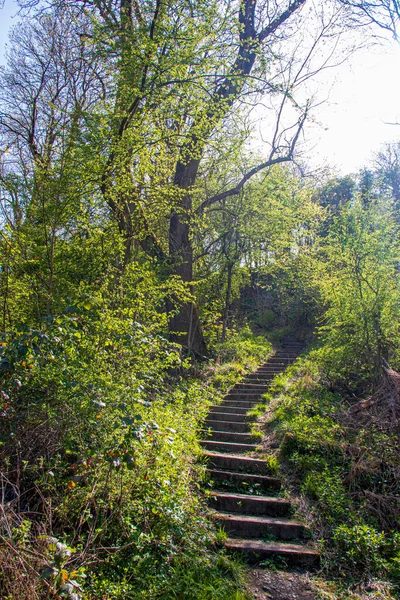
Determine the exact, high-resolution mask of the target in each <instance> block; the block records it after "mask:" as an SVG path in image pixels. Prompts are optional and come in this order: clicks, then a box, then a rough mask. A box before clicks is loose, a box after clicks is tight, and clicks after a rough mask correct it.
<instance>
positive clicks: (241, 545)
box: [225, 538, 319, 557]
mask: <svg viewBox="0 0 400 600" xmlns="http://www.w3.org/2000/svg"><path fill="white" fill-rule="evenodd" d="M225 546H226V547H227V548H230V549H232V550H245V549H248V550H254V551H257V550H270V551H274V552H277V553H278V552H279V553H280V552H282V553H284V552H287V553H291V552H296V553H301V554H308V555H310V556H315V557H318V556H319V552H318V550H316V549H315V548H312V547H311V546H307V545H306V544H304V545H303V544H285V543H283V542H263V541H261V540H245V539H242V538H228V539H227V540H226V541H225Z"/></svg>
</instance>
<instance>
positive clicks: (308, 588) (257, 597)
mask: <svg viewBox="0 0 400 600" xmlns="http://www.w3.org/2000/svg"><path fill="white" fill-rule="evenodd" d="M312 587H313V586H312V583H311V581H310V577H309V575H308V574H300V573H295V572H293V573H290V572H285V571H268V570H263V569H252V570H250V572H249V591H250V592H251V593H252V594H253V596H254V600H317V596H316V594H315V593H314V592H313V589H312Z"/></svg>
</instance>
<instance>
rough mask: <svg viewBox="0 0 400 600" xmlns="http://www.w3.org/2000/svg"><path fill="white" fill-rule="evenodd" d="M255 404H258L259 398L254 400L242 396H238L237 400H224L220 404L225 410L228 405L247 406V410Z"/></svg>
mask: <svg viewBox="0 0 400 600" xmlns="http://www.w3.org/2000/svg"><path fill="white" fill-rule="evenodd" d="M255 404H257V399H253V400H242V399H240V398H238V399H237V400H233V399H229V400H224V401H223V403H222V404H221V405H220V406H221V407H222V408H223V409H224V410H225V408H226V407H231V408H232V407H233V408H234V407H236V408H245V409H247V410H249V409H250V408H252V407H253V406H254V405H255Z"/></svg>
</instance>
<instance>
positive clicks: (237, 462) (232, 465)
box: [204, 451, 271, 475]
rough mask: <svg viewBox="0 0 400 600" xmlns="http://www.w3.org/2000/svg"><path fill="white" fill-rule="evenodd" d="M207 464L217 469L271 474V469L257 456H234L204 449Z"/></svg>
mask: <svg viewBox="0 0 400 600" xmlns="http://www.w3.org/2000/svg"><path fill="white" fill-rule="evenodd" d="M204 455H205V456H206V458H207V459H208V463H209V465H211V466H213V467H215V468H216V469H218V470H223V469H226V470H228V471H233V472H235V473H240V472H242V473H246V474H249V473H250V474H256V475H271V471H270V469H269V467H268V465H267V463H266V462H265V460H260V459H259V458H251V457H250V456H236V455H235V454H222V453H219V452H212V451H205V452H204Z"/></svg>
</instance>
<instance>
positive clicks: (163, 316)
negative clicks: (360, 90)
mask: <svg viewBox="0 0 400 600" xmlns="http://www.w3.org/2000/svg"><path fill="white" fill-rule="evenodd" d="M19 6H20V10H21V14H22V15H23V19H22V20H21V22H20V24H19V25H17V26H15V27H14V28H13V29H12V31H11V34H10V43H9V47H8V56H7V64H6V66H5V67H4V68H1V70H0V214H1V218H0V327H1V335H0V347H1V356H0V378H1V396H0V597H1V598H2V600H17V599H18V600H36V599H37V600H39V599H40V600H45V599H46V600H47V599H50V598H56V599H59V598H68V599H70V600H119V599H132V600H139V599H157V598H159V599H165V600H167V599H182V600H185V599H187V600H214V599H215V600H250V598H252V597H253V596H251V595H249V591H248V589H247V588H246V567H245V564H244V562H243V561H242V560H241V559H240V557H236V556H232V555H231V554H229V553H228V552H227V551H226V550H225V549H224V548H223V540H224V533H223V532H221V531H220V530H219V529H218V528H217V527H216V526H215V524H214V523H213V521H212V519H211V518H210V516H209V512H208V509H207V504H206V500H207V485H208V483H207V477H206V474H205V467H204V461H203V460H202V448H201V445H200V440H201V436H202V433H201V431H202V428H203V423H204V420H205V418H206V416H207V413H208V410H209V407H210V405H211V404H216V403H218V402H219V400H220V399H222V397H223V396H224V394H225V393H226V392H227V391H228V390H229V389H230V388H231V387H232V386H233V385H234V384H235V383H236V382H237V381H239V380H240V379H241V378H242V377H243V376H244V375H245V374H246V373H248V372H251V371H253V370H254V369H256V367H257V366H258V365H260V364H261V363H262V362H265V360H266V359H267V357H268V356H269V355H270V354H271V352H273V348H277V347H279V344H280V343H281V341H282V340H283V339H284V338H285V336H288V335H295V336H296V337H297V339H299V340H302V341H304V343H305V344H306V349H305V350H304V352H303V354H302V355H301V357H300V358H299V359H298V360H297V361H296V362H295V363H294V364H293V365H292V366H291V367H289V368H288V369H287V370H286V371H285V372H284V373H283V374H282V375H279V377H276V378H275V379H274V381H273V383H272V385H271V388H270V390H269V391H268V394H267V395H266V396H265V398H264V399H263V403H262V405H260V407H259V409H258V411H256V412H257V415H258V417H259V419H260V426H259V427H260V434H259V435H261V436H262V435H266V432H268V431H269V432H270V434H271V435H273V436H274V439H275V442H276V443H275V447H274V448H273V449H271V450H270V451H268V452H267V453H265V460H266V461H267V462H268V464H269V465H270V468H271V472H272V473H274V472H280V473H281V474H282V476H283V477H284V479H285V480H286V482H287V488H288V489H290V491H291V493H293V494H295V495H296V496H297V497H298V499H299V511H300V514H301V516H302V518H303V519H304V520H306V521H307V523H308V525H309V527H310V530H311V532H312V538H313V542H314V543H315V545H316V546H317V547H318V548H319V550H320V552H321V566H320V569H319V571H318V572H317V573H316V574H315V575H314V576H313V577H314V580H315V590H316V597H318V598H321V599H323V598H325V599H327V600H341V599H343V600H345V599H348V600H366V599H369V598H372V599H378V598H380V599H384V600H389V599H392V598H396V597H399V596H398V594H399V593H400V591H399V590H400V529H399V525H400V524H399V515H400V454H399V449H400V448H399V439H400V438H399V434H400V374H398V371H400V336H399V333H400V332H399V324H400V272H399V265H400V236H399V233H400V142H398V143H391V144H387V145H386V146H384V147H382V148H377V149H376V153H375V155H374V157H373V158H372V159H371V161H370V163H369V164H368V165H365V168H364V169H362V170H360V171H359V172H357V173H352V174H349V175H347V176H338V175H337V174H335V173H334V171H332V170H331V169H329V167H327V168H326V169H325V170H324V171H322V170H318V171H317V172H316V171H313V169H312V168H310V166H309V165H308V164H307V161H305V159H304V158H303V157H302V153H301V147H302V143H303V142H304V140H305V138H306V135H307V124H308V122H309V121H310V120H313V119H314V118H315V115H316V114H317V110H318V103H319V99H318V98H317V97H313V96H312V95H309V89H310V88H309V87H308V86H309V83H310V82H312V81H313V79H315V77H317V76H318V73H320V72H321V71H322V70H324V69H329V68H336V67H337V65H340V63H341V62H342V61H343V60H345V59H346V56H348V54H349V53H351V52H356V51H357V47H358V46H359V45H360V44H365V43H376V40H377V39H378V38H379V36H381V35H382V36H383V35H391V36H394V37H395V38H396V39H397V37H396V36H397V33H396V27H397V24H398V20H399V17H400V7H399V5H398V3H397V0H376V1H374V2H372V1H371V2H368V1H364V0H328V1H322V0H316V1H315V2H312V1H311V0H179V2H177V1H174V0H69V1H67V0H38V1H37V0H26V1H25V0H19ZM0 17H1V11H0ZM260 106H263V107H264V110H265V116H264V117H263V119H265V123H266V125H265V127H264V138H265V139H264V140H263V141H264V145H263V151H262V152H260V151H259V149H255V145H254V144H253V143H252V136H253V134H254V114H255V112H256V111H258V110H259V107H260ZM278 566H279V565H278ZM265 568H270V569H273V568H277V566H276V565H274V564H270V565H265Z"/></svg>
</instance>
